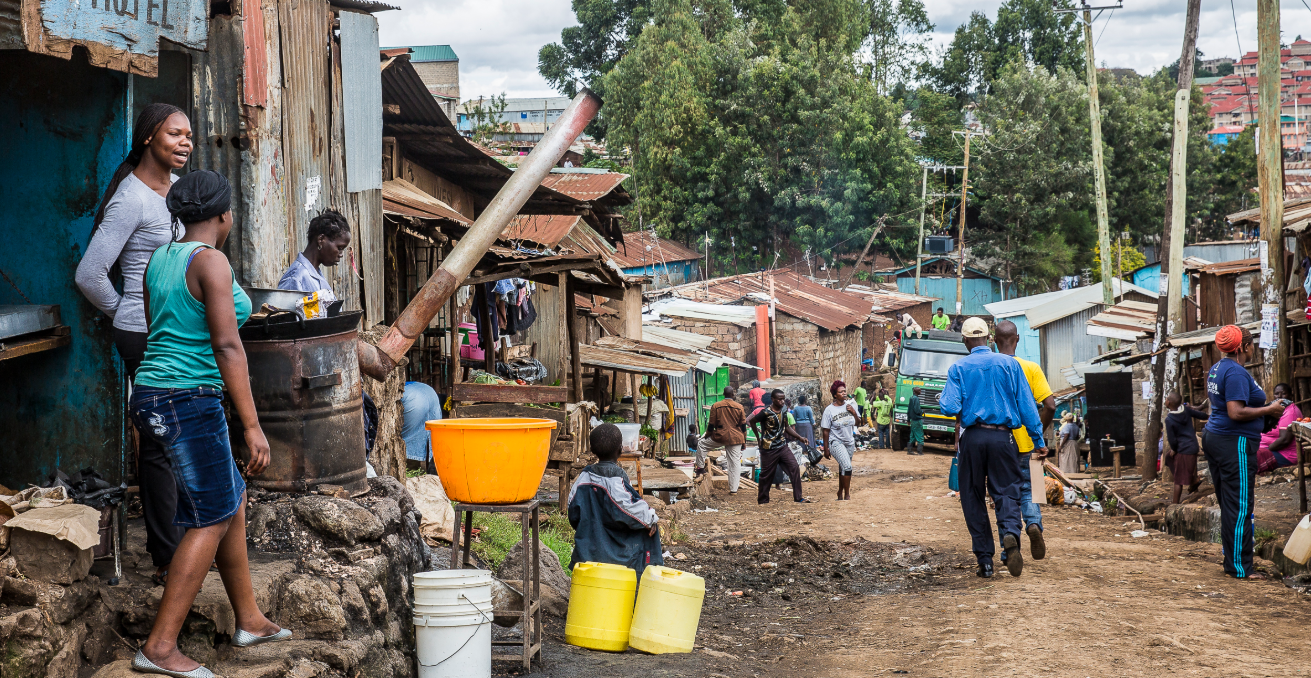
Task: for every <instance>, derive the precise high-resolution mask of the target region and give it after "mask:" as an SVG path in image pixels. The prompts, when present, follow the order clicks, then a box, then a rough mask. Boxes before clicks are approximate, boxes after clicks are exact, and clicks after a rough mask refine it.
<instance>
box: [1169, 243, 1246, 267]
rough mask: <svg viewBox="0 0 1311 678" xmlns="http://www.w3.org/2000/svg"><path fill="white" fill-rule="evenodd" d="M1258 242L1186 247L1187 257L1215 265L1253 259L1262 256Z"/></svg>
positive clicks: (1185, 253) (1185, 254)
mask: <svg viewBox="0 0 1311 678" xmlns="http://www.w3.org/2000/svg"><path fill="white" fill-rule="evenodd" d="M1256 247H1257V245H1256V242H1255V241H1253V242H1251V243H1245V242H1237V243H1218V244H1214V245H1206V244H1203V245H1184V256H1185V257H1199V258H1201V259H1205V260H1207V261H1209V262H1211V263H1213V264H1221V263H1224V262H1226V261H1241V260H1243V259H1253V258H1256V257H1257V256H1259V255H1260V253H1259V252H1258V251H1257V249H1256Z"/></svg>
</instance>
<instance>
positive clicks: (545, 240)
mask: <svg viewBox="0 0 1311 678" xmlns="http://www.w3.org/2000/svg"><path fill="white" fill-rule="evenodd" d="M580 219H582V217H579V216H571V215H564V214H521V215H519V216H517V217H515V218H514V219H511V220H510V225H509V226H506V227H505V231H503V232H502V233H501V238H502V239H506V240H530V241H532V242H535V243H537V244H539V245H544V246H546V247H555V246H556V245H559V244H560V241H561V240H563V239H564V237H565V236H567V235H569V232H570V231H572V230H574V226H577V225H578V222H579V220H580Z"/></svg>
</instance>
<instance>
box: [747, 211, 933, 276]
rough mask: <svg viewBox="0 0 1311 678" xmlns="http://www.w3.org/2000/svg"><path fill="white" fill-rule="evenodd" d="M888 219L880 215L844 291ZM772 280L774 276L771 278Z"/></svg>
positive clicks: (886, 216)
mask: <svg viewBox="0 0 1311 678" xmlns="http://www.w3.org/2000/svg"><path fill="white" fill-rule="evenodd" d="M887 220H888V215H886V214H885V215H883V216H881V217H879V220H878V223H877V224H875V225H874V232H873V233H870V234H869V241H868V242H866V243H865V249H863V250H861V251H860V257H858V258H857V259H856V266H855V268H852V269H851V275H849V276H847V284H845V285H843V286H842V291H843V292H846V291H847V288H848V287H851V281H852V280H855V279H856V272H857V271H859V270H860V265H861V264H863V263H865V255H866V254H869V248H870V246H871V245H873V244H874V239H875V238H877V237H879V233H880V232H881V231H883V222H885V221H887ZM917 265H918V264H917ZM873 277H874V276H870V279H871V280H873ZM771 280H772V278H771ZM771 284H772V283H771ZM870 288H871V289H873V284H872V283H871V285H870Z"/></svg>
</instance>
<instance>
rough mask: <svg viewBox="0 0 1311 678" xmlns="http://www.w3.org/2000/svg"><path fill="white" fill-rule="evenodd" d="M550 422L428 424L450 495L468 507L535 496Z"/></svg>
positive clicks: (439, 470)
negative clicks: (468, 505) (467, 504)
mask: <svg viewBox="0 0 1311 678" xmlns="http://www.w3.org/2000/svg"><path fill="white" fill-rule="evenodd" d="M555 426H556V422H555V421H554V420H551V419H520V418H510V417H506V418H490V417H489V418H472V419H443V420H441V421H430V422H428V423H427V424H425V425H424V427H425V428H427V429H428V434H429V435H431V436H432V458H433V465H434V466H436V467H437V476H438V477H439V478H441V481H442V487H443V488H445V489H446V494H447V496H449V497H450V498H451V499H454V500H455V501H462V502H466V503H470V504H517V503H519V502H523V501H528V500H529V499H532V498H533V497H534V496H535V495H536V494H537V488H538V486H539V485H541V483H542V474H543V473H545V472H546V461H547V458H548V456H549V453H550V450H551V430H552V429H554V428H555Z"/></svg>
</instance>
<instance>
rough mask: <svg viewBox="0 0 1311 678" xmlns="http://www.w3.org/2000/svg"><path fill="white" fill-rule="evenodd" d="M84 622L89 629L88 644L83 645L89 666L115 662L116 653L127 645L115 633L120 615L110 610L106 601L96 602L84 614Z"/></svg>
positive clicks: (83, 656) (83, 652)
mask: <svg viewBox="0 0 1311 678" xmlns="http://www.w3.org/2000/svg"><path fill="white" fill-rule="evenodd" d="M82 620H83V621H85V622H86V624H87V628H88V633H87V638H86V642H85V643H83V644H82V658H83V659H85V660H86V661H87V663H88V664H90V665H92V666H100V665H102V664H106V663H108V662H110V661H113V659H114V653H115V652H116V651H117V650H118V649H119V648H126V643H124V642H123V641H121V640H119V639H118V634H117V633H115V632H114V626H115V625H116V622H117V621H118V614H117V613H116V612H114V611H113V610H111V609H109V607H108V606H106V605H105V603H104V601H102V600H96V601H95V602H94V603H92V605H91V607H89V608H87V611H86V612H84V613H83V614H82Z"/></svg>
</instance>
